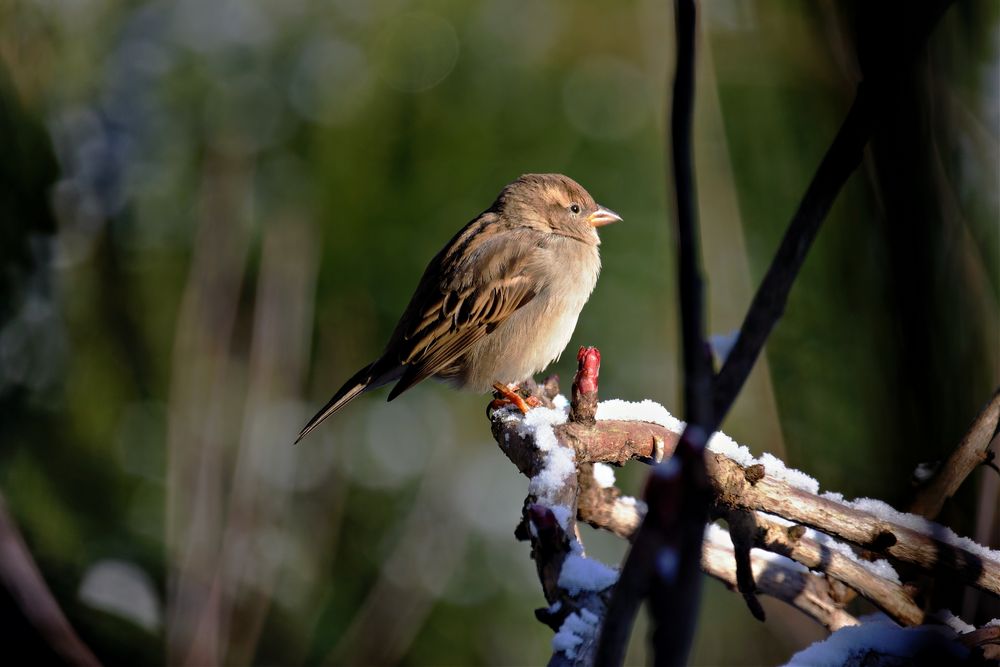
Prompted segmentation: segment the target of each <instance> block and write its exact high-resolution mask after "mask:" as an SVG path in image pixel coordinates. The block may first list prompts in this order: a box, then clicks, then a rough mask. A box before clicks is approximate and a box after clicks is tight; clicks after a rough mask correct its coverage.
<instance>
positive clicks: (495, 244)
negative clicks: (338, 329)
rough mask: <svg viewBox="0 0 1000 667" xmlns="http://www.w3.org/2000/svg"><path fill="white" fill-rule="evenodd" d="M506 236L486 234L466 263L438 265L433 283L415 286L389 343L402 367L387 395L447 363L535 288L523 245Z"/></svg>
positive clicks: (526, 300)
mask: <svg viewBox="0 0 1000 667" xmlns="http://www.w3.org/2000/svg"><path fill="white" fill-rule="evenodd" d="M508 241H509V239H504V238H501V237H494V238H488V239H486V240H485V241H484V243H483V247H482V248H479V249H477V252H475V253H472V255H471V256H472V260H471V261H469V262H467V263H466V264H467V265H463V266H458V267H442V268H443V269H444V270H443V272H442V273H443V275H444V277H443V279H442V280H441V282H439V283H438V285H436V286H435V288H431V289H428V288H430V286H429V285H424V284H422V285H421V288H418V290H417V294H416V295H414V299H413V302H411V307H410V309H408V312H407V316H406V317H404V322H405V324H404V322H401V323H400V324H401V327H400V329H401V330H400V331H398V332H397V335H396V336H394V343H395V344H394V345H391V347H392V350H391V351H392V352H393V353H395V355H396V360H397V361H398V363H400V364H401V365H403V367H404V368H405V371H404V372H403V376H402V377H401V378H400V380H399V382H398V383H397V384H396V386H395V387H393V390H392V392H391V393H390V394H389V400H392V399H393V398H395V397H396V396H398V395H399V394H401V393H402V392H404V391H406V390H407V389H409V388H410V387H412V386H413V385H415V384H416V383H418V382H420V381H421V380H424V379H426V378H428V377H430V376H431V375H435V374H437V373H440V372H441V371H442V370H444V369H445V368H447V367H448V365H449V364H450V363H451V362H453V361H454V360H455V359H457V358H458V357H460V356H461V355H463V354H464V353H465V352H467V351H468V350H469V348H470V347H471V346H472V345H473V344H474V343H475V342H476V341H478V340H480V339H482V338H483V337H484V336H488V335H489V334H491V333H492V332H493V330H494V329H496V328H497V327H498V326H499V325H500V324H501V323H502V322H503V321H504V320H506V319H507V318H508V317H510V316H511V315H512V314H513V313H514V312H516V311H517V310H518V309H520V308H523V307H524V306H525V305H526V304H527V303H529V302H530V301H531V300H532V299H533V298H534V297H535V295H536V294H537V293H538V290H539V288H540V285H539V281H538V279H537V277H535V276H533V275H531V267H530V264H529V263H528V262H527V261H526V258H525V254H524V250H523V246H522V245H521V244H516V243H509V242H508ZM518 248H521V249H520V250H519V249H518ZM442 255H445V253H442ZM466 257H469V255H466ZM444 259H445V260H447V257H446V256H445V257H444ZM418 304H419V305H418Z"/></svg>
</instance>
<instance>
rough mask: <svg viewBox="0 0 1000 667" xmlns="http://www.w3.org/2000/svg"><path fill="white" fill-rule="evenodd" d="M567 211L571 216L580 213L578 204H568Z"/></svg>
mask: <svg viewBox="0 0 1000 667" xmlns="http://www.w3.org/2000/svg"><path fill="white" fill-rule="evenodd" d="M569 210H570V211H572V213H573V215H576V214H577V213H579V212H580V205H579V204H570V205H569Z"/></svg>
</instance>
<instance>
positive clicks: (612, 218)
mask: <svg viewBox="0 0 1000 667" xmlns="http://www.w3.org/2000/svg"><path fill="white" fill-rule="evenodd" d="M621 221H622V217H621V216H620V215H618V214H617V213H615V212H614V211H612V210H611V209H610V208H604V207H603V206H598V207H597V210H596V211H594V212H593V213H591V214H590V215H589V216H587V222H589V223H590V225H591V226H592V227H603V226H604V225H610V224H611V223H612V222H621Z"/></svg>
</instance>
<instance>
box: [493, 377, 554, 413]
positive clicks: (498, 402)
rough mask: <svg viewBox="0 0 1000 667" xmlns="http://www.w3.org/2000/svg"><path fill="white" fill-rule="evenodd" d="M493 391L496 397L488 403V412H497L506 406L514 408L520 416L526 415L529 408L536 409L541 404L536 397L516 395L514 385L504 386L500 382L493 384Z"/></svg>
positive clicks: (515, 386)
mask: <svg viewBox="0 0 1000 667" xmlns="http://www.w3.org/2000/svg"><path fill="white" fill-rule="evenodd" d="M493 390H494V391H495V392H496V393H497V394H498V396H497V397H496V398H495V399H493V401H492V402H491V403H490V410H498V409H500V408H503V407H506V406H508V405H514V407H516V408H517V409H518V410H520V411H521V414H524V415H526V414H528V410H530V409H531V408H537V407H538V406H539V405H541V404H542V402H541V401H540V400H538V397H536V396H529V397H528V398H524V397H523V396H521V395H520V394H519V393H517V385H516V384H513V385H505V384H503V383H500V382H494V383H493Z"/></svg>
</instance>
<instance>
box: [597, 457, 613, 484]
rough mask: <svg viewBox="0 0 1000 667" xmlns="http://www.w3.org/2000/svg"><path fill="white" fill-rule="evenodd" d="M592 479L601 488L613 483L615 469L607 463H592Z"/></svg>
mask: <svg viewBox="0 0 1000 667" xmlns="http://www.w3.org/2000/svg"><path fill="white" fill-rule="evenodd" d="M594 481H595V482H597V485H598V486H599V487H601V488H602V489H607V488H609V487H612V486H614V485H615V470H614V468H612V467H611V466H609V465H608V464H607V463H595V464H594Z"/></svg>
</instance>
